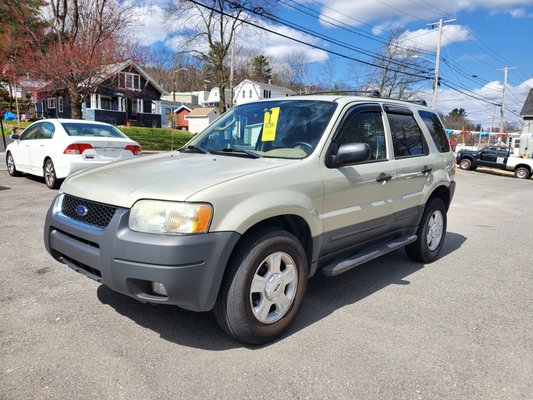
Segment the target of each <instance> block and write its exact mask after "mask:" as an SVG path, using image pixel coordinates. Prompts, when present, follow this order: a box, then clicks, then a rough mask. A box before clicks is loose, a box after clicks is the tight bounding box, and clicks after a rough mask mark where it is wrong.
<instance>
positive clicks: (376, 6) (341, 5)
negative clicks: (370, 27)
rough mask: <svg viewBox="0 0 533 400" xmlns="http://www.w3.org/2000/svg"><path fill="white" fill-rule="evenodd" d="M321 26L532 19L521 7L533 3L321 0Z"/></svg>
mask: <svg viewBox="0 0 533 400" xmlns="http://www.w3.org/2000/svg"><path fill="white" fill-rule="evenodd" d="M320 2H321V3H323V6H322V8H321V10H320V11H321V14H322V15H321V23H322V25H323V26H329V27H331V25H330V24H328V23H327V22H326V21H330V22H335V20H336V21H337V23H338V22H339V21H340V22H342V23H345V24H348V25H351V26H360V25H364V24H369V23H370V24H377V26H376V27H375V28H374V29H376V28H377V31H379V29H382V28H383V26H384V25H386V24H390V23H391V22H393V21H394V22H393V23H402V24H403V23H407V22H410V21H414V20H420V19H421V20H426V21H428V22H433V21H436V20H438V19H439V18H440V17H445V16H453V15H458V14H459V13H460V12H462V11H474V10H479V9H481V10H486V11H488V12H491V13H498V12H508V13H510V15H512V16H513V17H515V18H523V17H531V14H527V13H526V12H525V9H523V8H522V6H531V5H533V1H532V0H459V1H447V2H443V1H442V0H424V1H423V2H421V1H413V0H383V1H379V2H376V1H375V0H358V1H354V0H329V1H327V2H326V1H325V0H320Z"/></svg>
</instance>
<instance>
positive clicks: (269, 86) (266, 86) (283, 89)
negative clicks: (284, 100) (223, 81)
mask: <svg viewBox="0 0 533 400" xmlns="http://www.w3.org/2000/svg"><path fill="white" fill-rule="evenodd" d="M246 82H248V83H252V84H254V85H258V86H261V87H262V88H263V89H266V90H270V91H278V92H286V93H289V94H295V93H296V92H294V91H293V90H291V89H289V88H286V87H283V86H276V85H272V84H270V83H264V82H257V81H253V80H251V79H245V80H244V81H242V82H241V83H239V84H238V85H237V86H236V87H235V88H238V87H239V86H241V85H244V84H245V83H246Z"/></svg>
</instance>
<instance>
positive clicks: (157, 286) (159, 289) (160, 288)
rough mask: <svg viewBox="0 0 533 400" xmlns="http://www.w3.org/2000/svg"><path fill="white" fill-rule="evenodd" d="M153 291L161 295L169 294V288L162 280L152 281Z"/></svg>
mask: <svg viewBox="0 0 533 400" xmlns="http://www.w3.org/2000/svg"><path fill="white" fill-rule="evenodd" d="M152 291H153V292H154V293H155V294H158V295H159V296H168V293H167V289H165V286H164V285H163V284H162V283H160V282H152Z"/></svg>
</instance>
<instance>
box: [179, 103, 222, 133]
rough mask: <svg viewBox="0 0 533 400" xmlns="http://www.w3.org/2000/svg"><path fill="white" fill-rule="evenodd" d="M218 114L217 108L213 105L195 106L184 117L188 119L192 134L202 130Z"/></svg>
mask: <svg viewBox="0 0 533 400" xmlns="http://www.w3.org/2000/svg"><path fill="white" fill-rule="evenodd" d="M219 115H220V113H219V111H218V109H217V108H214V107H199V108H195V109H194V110H192V111H191V112H190V114H189V115H186V116H185V119H186V120H187V121H189V132H191V133H193V134H196V133H200V132H202V131H203V130H204V129H205V128H207V127H208V126H209V124H210V123H211V122H213V121H214V120H215V119H217V118H218V116H219Z"/></svg>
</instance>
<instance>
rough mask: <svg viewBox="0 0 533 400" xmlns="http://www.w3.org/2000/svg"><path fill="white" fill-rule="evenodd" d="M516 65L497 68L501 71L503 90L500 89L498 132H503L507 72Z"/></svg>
mask: <svg viewBox="0 0 533 400" xmlns="http://www.w3.org/2000/svg"><path fill="white" fill-rule="evenodd" d="M515 68H516V67H504V68H499V69H497V71H503V90H502V105H501V108H500V133H503V125H504V118H503V113H504V110H505V88H506V87H507V72H508V71H509V70H510V69H515Z"/></svg>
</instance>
